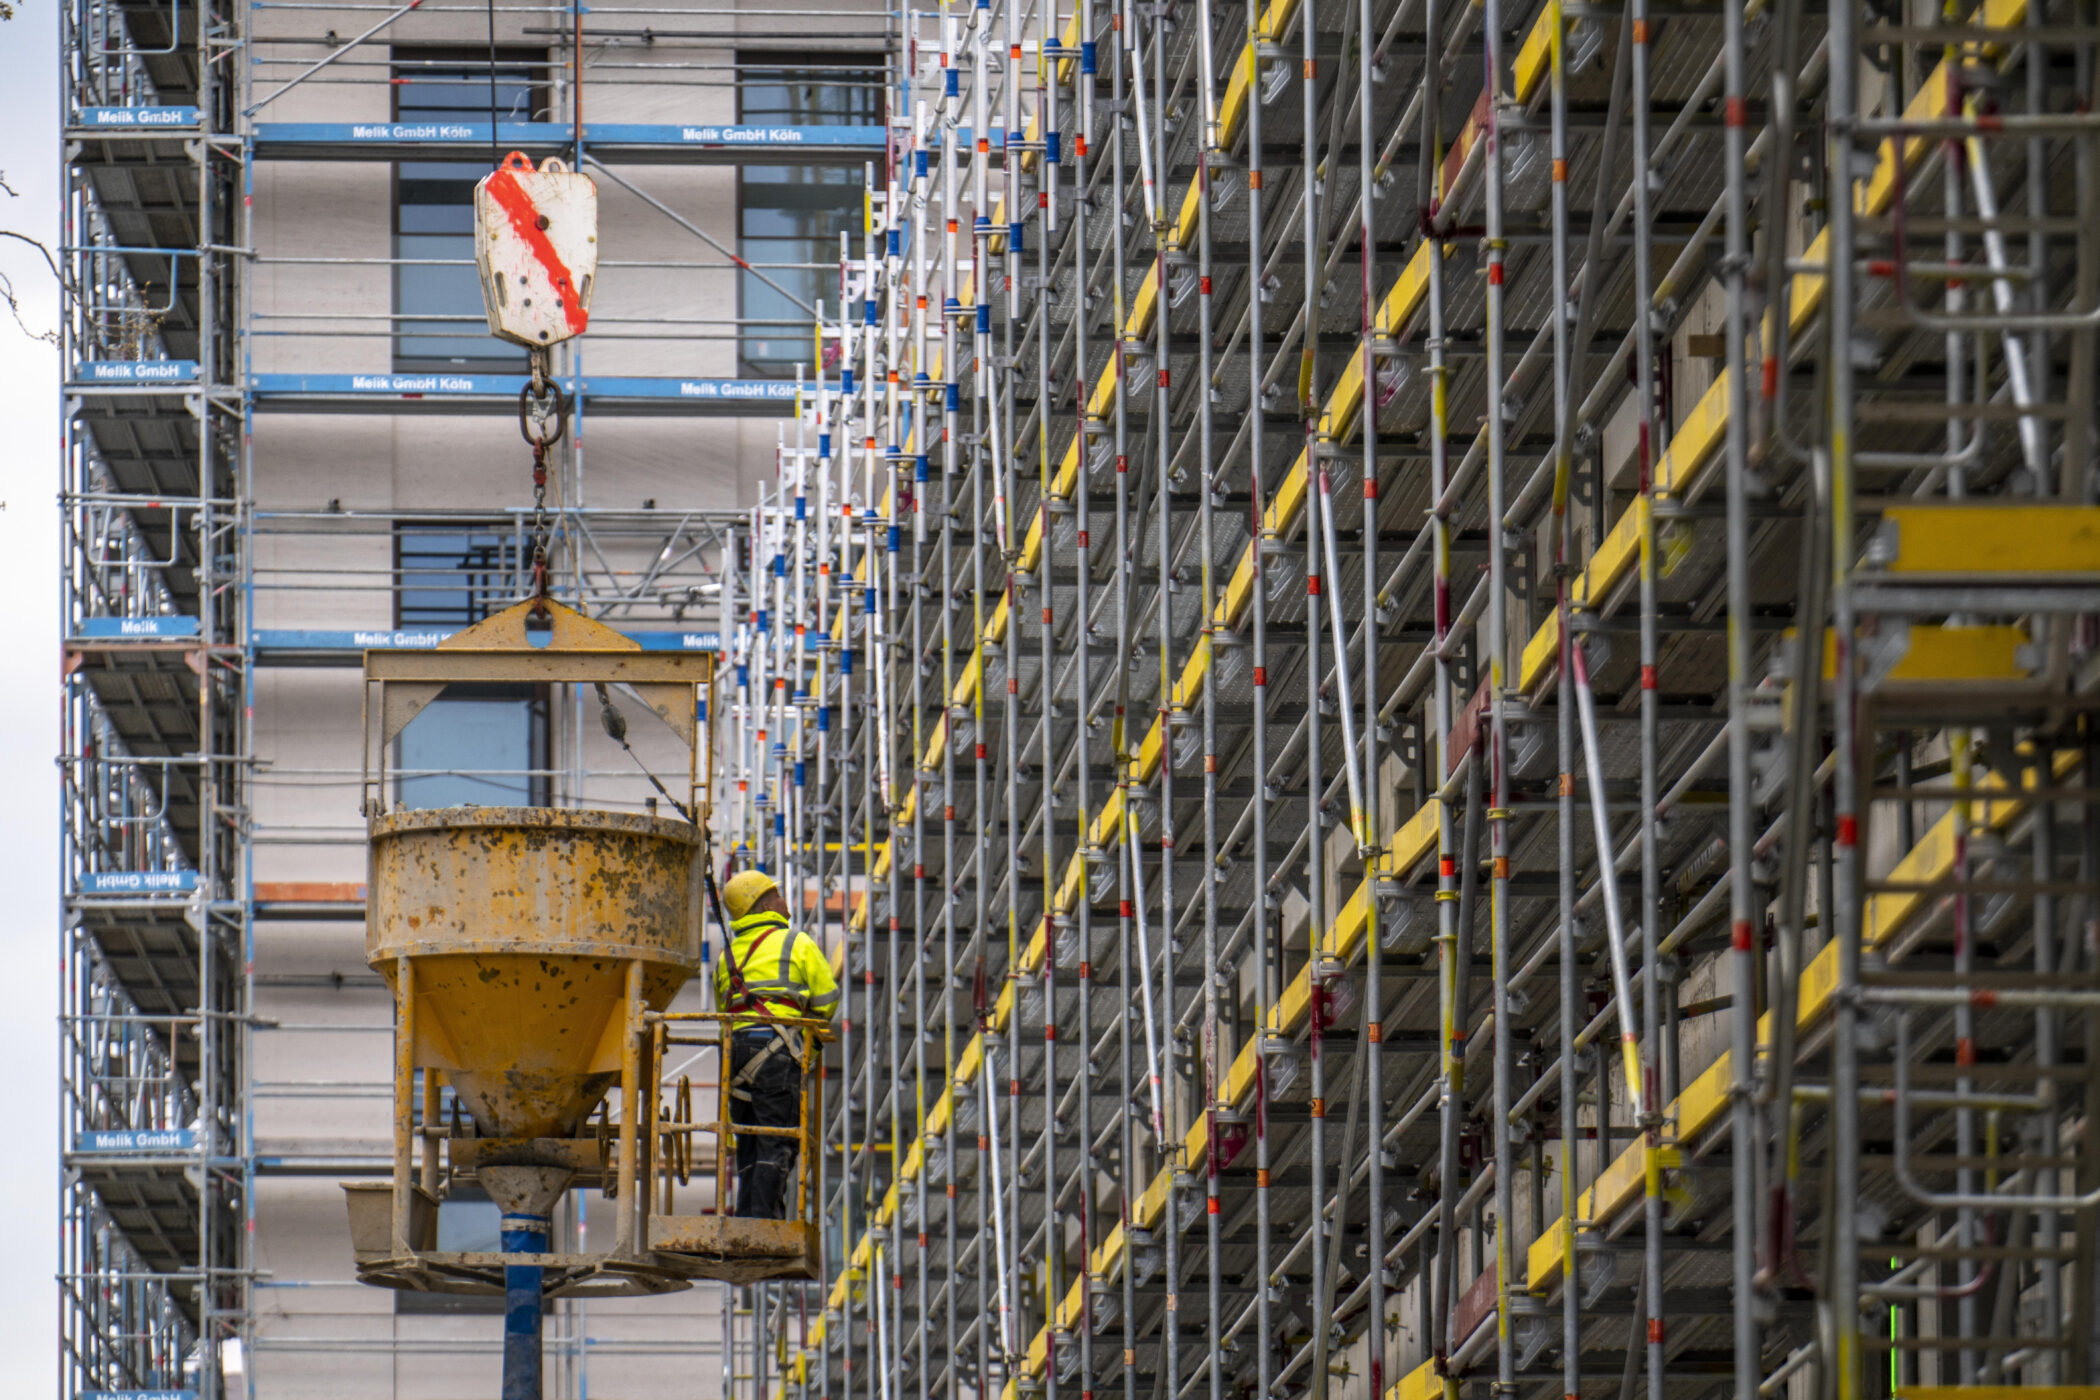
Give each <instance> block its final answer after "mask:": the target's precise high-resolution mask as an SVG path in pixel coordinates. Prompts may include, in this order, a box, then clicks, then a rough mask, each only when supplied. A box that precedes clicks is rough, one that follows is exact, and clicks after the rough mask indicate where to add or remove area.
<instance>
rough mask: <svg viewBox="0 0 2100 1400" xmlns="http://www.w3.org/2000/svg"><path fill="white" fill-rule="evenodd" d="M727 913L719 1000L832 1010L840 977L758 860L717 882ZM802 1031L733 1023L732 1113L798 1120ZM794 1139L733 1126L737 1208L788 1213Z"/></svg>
mask: <svg viewBox="0 0 2100 1400" xmlns="http://www.w3.org/2000/svg"><path fill="white" fill-rule="evenodd" d="M722 903H723V904H724V905H725V906H726V909H725V912H726V913H727V914H728V916H729V928H730V935H729V950H728V953H727V954H726V955H725V956H724V957H723V959H722V961H721V964H720V965H719V966H718V967H716V969H715V1005H716V1006H717V1007H719V1008H721V1009H722V1010H724V1011H730V1012H751V1013H754V1014H756V1015H761V1016H803V1017H813V1018H816V1019H818V1020H823V1021H829V1020H830V1019H831V1018H832V1017H833V1016H834V1015H835V1014H836V1013H837V1011H838V1005H839V984H838V980H837V979H836V978H835V977H833V976H832V975H831V961H830V959H828V958H826V957H825V956H824V950H823V949H822V948H821V947H819V946H818V944H817V942H816V940H815V939H813V938H811V937H810V936H809V935H808V934H806V933H801V932H799V931H797V930H796V929H795V927H794V925H793V923H792V922H791V918H790V915H789V911H788V905H787V901H786V900H785V899H783V898H781V895H780V886H779V885H777V884H775V883H774V881H773V877H772V876H770V875H768V874H766V872H765V871H763V870H745V871H741V872H739V873H738V874H737V875H735V876H734V877H732V878H731V879H730V881H729V883H728V884H727V885H725V886H724V887H723V889H722ZM804 1044H805V1040H804V1035H803V1032H802V1031H801V1030H800V1029H799V1028H788V1029H785V1030H783V1029H782V1028H780V1027H778V1026H774V1025H767V1024H764V1023H756V1024H754V1023H751V1022H742V1023H737V1024H733V1026H732V1029H731V1033H730V1038H729V1047H730V1072H729V1095H730V1108H729V1119H730V1122H732V1123H734V1124H737V1125H739V1126H743V1127H758V1128H796V1127H799V1126H800V1125H801V1121H802V1115H801V1108H802V1074H803V1071H804V1070H805V1069H806V1068H813V1067H812V1066H805V1065H804V1064H803V1063H802V1055H803V1046H804ZM798 1152H799V1143H798V1140H797V1139H796V1138H793V1137H777V1136H774V1135H772V1134H761V1133H749V1134H746V1133H739V1134H737V1138H736V1213H737V1214H738V1215H741V1216H746V1217H751V1218H756V1219H762V1220H784V1219H786V1218H787V1214H788V1207H789V1204H790V1201H791V1196H790V1183H791V1182H792V1181H793V1179H794V1176H795V1160H796V1157H797V1155H798Z"/></svg>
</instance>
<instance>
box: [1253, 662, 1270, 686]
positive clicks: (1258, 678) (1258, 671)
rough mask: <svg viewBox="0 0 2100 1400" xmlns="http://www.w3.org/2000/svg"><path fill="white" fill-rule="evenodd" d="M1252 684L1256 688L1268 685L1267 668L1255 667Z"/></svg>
mask: <svg viewBox="0 0 2100 1400" xmlns="http://www.w3.org/2000/svg"><path fill="white" fill-rule="evenodd" d="M1254 683H1255V684H1256V685H1258V686H1262V685H1267V684H1268V683H1269V668H1268V667H1266V666H1257V667H1255V668H1254Z"/></svg>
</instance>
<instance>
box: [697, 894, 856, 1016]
mask: <svg viewBox="0 0 2100 1400" xmlns="http://www.w3.org/2000/svg"><path fill="white" fill-rule="evenodd" d="M730 932H731V941H730V950H729V951H730V956H729V957H728V958H724V959H722V960H721V961H720V962H718V963H717V964H716V965H715V1005H716V1006H718V1007H720V1008H722V1009H723V1010H724V1011H758V1012H763V1013H765V1014H767V1015H771V1016H812V1017H818V1018H821V1019H823V1020H826V1021H828V1020H830V1019H831V1018H832V1017H833V1016H834V1015H836V1014H837V1012H838V1006H839V984H838V980H837V979H836V978H834V977H833V976H832V975H831V960H830V959H829V958H827V957H825V956H824V950H823V949H822V948H820V947H818V946H817V942H816V940H815V939H813V938H811V937H810V936H809V935H808V934H806V933H798V932H796V931H795V930H794V929H792V928H790V927H789V925H788V921H787V920H786V919H784V918H782V917H781V916H780V915H778V914H768V913H763V912H756V911H754V912H752V913H749V914H746V915H745V916H744V917H743V918H741V919H737V920H735V921H733V922H732V923H731V924H730ZM731 959H734V960H735V963H736V968H737V971H738V972H739V973H741V974H742V976H743V993H744V995H743V998H742V1000H741V1003H739V999H738V997H737V986H736V982H735V980H734V979H733V978H731V976H730V974H729V965H730V961H731Z"/></svg>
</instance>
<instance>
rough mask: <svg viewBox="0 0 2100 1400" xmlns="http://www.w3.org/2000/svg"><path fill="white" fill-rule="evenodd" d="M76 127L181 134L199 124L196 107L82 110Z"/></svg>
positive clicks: (74, 122)
mask: <svg viewBox="0 0 2100 1400" xmlns="http://www.w3.org/2000/svg"><path fill="white" fill-rule="evenodd" d="M73 125H74V126H75V127H86V128H88V129H90V130H93V131H114V130H125V131H179V130H182V129H183V128H185V127H192V126H195V125H197V109H196V108H195V107H82V108H81V109H80V110H79V111H77V112H75V113H74V114H73Z"/></svg>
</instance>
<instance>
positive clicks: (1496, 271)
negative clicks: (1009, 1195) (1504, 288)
mask: <svg viewBox="0 0 2100 1400" xmlns="http://www.w3.org/2000/svg"><path fill="white" fill-rule="evenodd" d="M1488 285H1489V286H1490V287H1499V286H1501V285H1502V264H1501V263H1498V262H1491V263H1489V264H1488Z"/></svg>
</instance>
